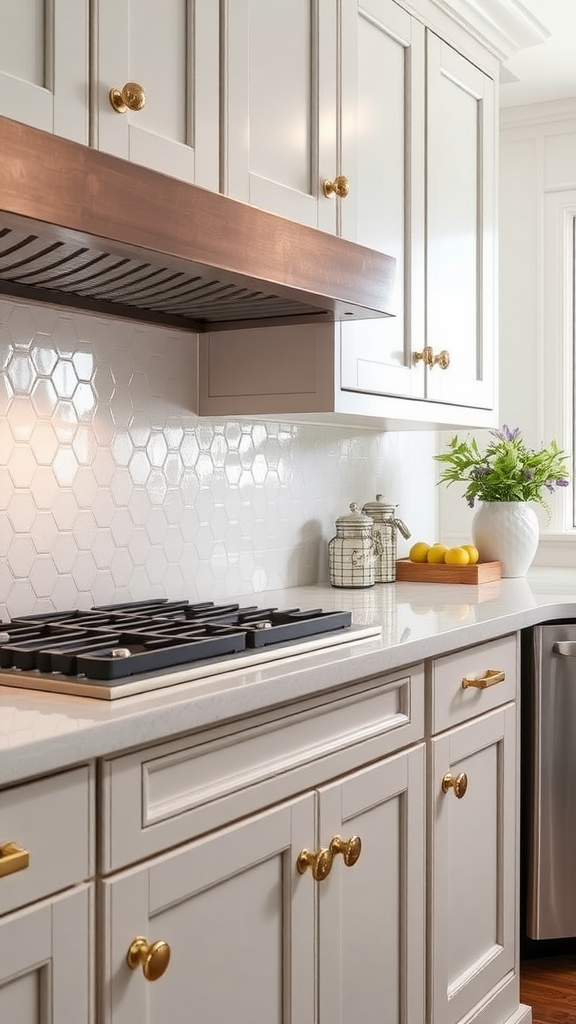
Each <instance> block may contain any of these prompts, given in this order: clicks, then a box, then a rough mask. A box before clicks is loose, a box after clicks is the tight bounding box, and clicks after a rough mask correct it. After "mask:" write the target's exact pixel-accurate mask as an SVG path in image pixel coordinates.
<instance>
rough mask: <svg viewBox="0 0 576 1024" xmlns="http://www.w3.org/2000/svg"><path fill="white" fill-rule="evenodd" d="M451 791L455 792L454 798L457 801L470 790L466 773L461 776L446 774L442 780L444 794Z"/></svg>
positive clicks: (461, 773)
mask: <svg viewBox="0 0 576 1024" xmlns="http://www.w3.org/2000/svg"><path fill="white" fill-rule="evenodd" d="M449 789H453V790H454V796H455V797H456V798H457V800H461V799H462V797H463V796H464V793H465V792H466V790H467V789H468V776H467V775H466V773H465V772H460V774H459V775H456V777H454V775H451V774H450V772H446V774H445V776H444V778H443V779H442V792H443V793H447V792H448V790H449Z"/></svg>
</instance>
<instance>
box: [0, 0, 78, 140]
mask: <svg viewBox="0 0 576 1024" xmlns="http://www.w3.org/2000/svg"><path fill="white" fill-rule="evenodd" d="M0 114H3V115H5V116H6V117H10V118H13V120H15V121H22V122H23V123H24V124H28V125H31V127H33V128H41V129H42V130H43V131H46V132H54V133H55V134H56V135H62V136H64V137H65V138H68V139H73V140H74V141H75V142H82V143H87V142H88V0H53V2H51V3H48V2H45V0H25V2H23V0H2V3H1V4H0Z"/></svg>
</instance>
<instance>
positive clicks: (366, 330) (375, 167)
mask: <svg viewBox="0 0 576 1024" xmlns="http://www.w3.org/2000/svg"><path fill="white" fill-rule="evenodd" d="M354 17H355V25H354V31H355V33H356V36H357V51H355V50H354V48H353V47H349V48H348V50H346V51H345V53H344V60H343V83H344V84H343V96H342V105H343V125H344V131H343V146H344V151H343V158H342V164H343V166H345V167H350V168H351V170H350V172H349V173H350V176H351V180H352V186H351V194H350V196H348V197H347V199H346V200H345V201H343V202H342V207H341V217H342V233H343V234H344V235H345V236H346V237H349V238H353V239H354V240H355V241H357V242H360V243H361V244H362V245H367V246H369V247H371V248H374V249H378V250H380V251H381V252H386V253H388V254H389V255H390V256H394V258H395V259H396V261H397V262H396V282H395V298H394V314H395V315H394V317H393V318H390V319H388V320H386V321H382V322H380V323H376V321H366V322H365V323H363V324H352V323H351V324H344V325H342V327H341V332H342V333H341V386H342V388H343V389H348V390H353V391H360V392H363V393H366V394H370V393H372V394H379V395H404V396H406V397H421V396H422V394H423V371H424V367H423V364H420V366H413V365H412V358H411V338H412V335H413V334H414V336H415V337H419V336H421V335H422V330H423V326H422V325H423V309H424V301H423V285H424V277H423V247H422V244H421V243H418V241H417V239H418V234H417V230H418V225H419V223H420V224H422V222H423V208H424V206H423V204H424V178H423V173H424V111H423V105H422V103H421V102H420V103H419V102H418V98H419V96H421V95H423V90H424V80H423V68H424V27H423V25H422V24H421V23H420V22H419V21H416V19H414V18H412V17H411V16H410V15H409V14H408V13H407V12H406V11H404V10H402V8H400V7H398V6H397V5H396V4H395V3H393V2H392V0H369V2H368V3H366V4H363V5H362V6H361V7H357V5H356V4H354ZM348 125H350V126H352V127H353V129H354V130H352V127H351V128H350V130H346V129H347V126H348ZM352 168H353V170H352ZM412 236H413V237H412Z"/></svg>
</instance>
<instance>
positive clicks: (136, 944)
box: [126, 935, 170, 981]
mask: <svg viewBox="0 0 576 1024" xmlns="http://www.w3.org/2000/svg"><path fill="white" fill-rule="evenodd" d="M169 961H170V946H169V945H168V943H167V942H164V941H163V940H162V939H160V940H159V941H158V942H150V943H149V942H146V939H145V938H144V937H143V936H142V935H138V936H137V937H136V938H135V939H133V941H132V942H131V943H130V948H129V949H128V952H127V954H126V963H127V964H128V967H130V968H131V969H132V970H133V971H134V970H136V968H137V967H141V968H142V972H143V974H144V977H145V978H146V981H157V980H158V978H161V977H162V975H163V974H164V971H165V970H166V968H167V967H168V963H169Z"/></svg>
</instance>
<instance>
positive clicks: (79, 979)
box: [0, 885, 94, 1024]
mask: <svg viewBox="0 0 576 1024" xmlns="http://www.w3.org/2000/svg"><path fill="white" fill-rule="evenodd" d="M92 929H93V913H92V888H91V886H87V885H86V886H81V887H79V888H78V889H75V890H73V891H72V892H71V893H68V894H66V895H65V896H61V897H56V898H54V899H52V900H47V901H46V902H45V903H38V904H35V905H34V906H32V907H28V908H27V909H26V910H20V911H18V912H17V913H15V914H9V915H7V916H6V917H3V918H0V1020H1V1021H2V1022H6V1024H8V1022H10V1024H47V1022H48V1021H50V1022H53V1024H91V1022H92V1021H93V1019H94V1018H93V1006H92V1001H93V993H92V968H91V964H92V963H93V959H94V939H93V934H92Z"/></svg>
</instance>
